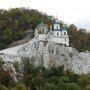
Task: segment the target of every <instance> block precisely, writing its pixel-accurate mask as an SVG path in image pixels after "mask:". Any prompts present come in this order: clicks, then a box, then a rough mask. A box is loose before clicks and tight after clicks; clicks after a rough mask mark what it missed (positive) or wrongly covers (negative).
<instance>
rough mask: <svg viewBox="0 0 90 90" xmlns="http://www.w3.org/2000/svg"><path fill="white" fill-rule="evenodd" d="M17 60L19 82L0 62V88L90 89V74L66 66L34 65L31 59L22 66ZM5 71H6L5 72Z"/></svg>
mask: <svg viewBox="0 0 90 90" xmlns="http://www.w3.org/2000/svg"><path fill="white" fill-rule="evenodd" d="M18 65H19V64H18V63H17V62H15V63H14V66H15V68H16V70H17V69H18V70H19V69H20V70H19V71H17V72H18V75H17V78H18V82H15V81H14V80H13V79H12V78H11V77H10V76H9V74H8V73H7V72H5V71H4V70H3V68H2V62H0V70H1V69H2V71H0V90H90V74H87V75H84V74H82V75H77V74H75V73H74V72H72V71H71V70H64V66H59V67H55V66H53V67H52V68H49V69H47V68H45V67H43V66H38V67H36V66H34V65H33V64H31V63H30V60H28V59H26V60H24V61H23V62H22V68H19V67H18ZM3 71H4V72H3Z"/></svg>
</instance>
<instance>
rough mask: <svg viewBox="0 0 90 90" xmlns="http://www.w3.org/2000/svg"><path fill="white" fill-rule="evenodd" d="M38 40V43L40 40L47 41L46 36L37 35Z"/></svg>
mask: <svg viewBox="0 0 90 90" xmlns="http://www.w3.org/2000/svg"><path fill="white" fill-rule="evenodd" d="M38 38H39V41H40V40H41V41H45V40H46V39H47V36H46V34H39V36H38Z"/></svg>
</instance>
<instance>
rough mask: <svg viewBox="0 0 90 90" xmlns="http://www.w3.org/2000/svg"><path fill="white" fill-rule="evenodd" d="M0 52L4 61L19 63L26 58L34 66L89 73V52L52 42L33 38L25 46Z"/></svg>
mask: <svg viewBox="0 0 90 90" xmlns="http://www.w3.org/2000/svg"><path fill="white" fill-rule="evenodd" d="M11 50H12V51H11ZM0 52H1V55H0V57H2V58H3V60H4V61H7V60H10V61H12V62H13V61H14V60H18V61H21V60H22V59H21V58H22V57H23V58H24V57H28V58H30V60H31V62H32V63H34V64H35V65H36V66H38V65H42V66H45V67H47V68H49V67H51V66H60V65H64V67H65V69H71V70H73V71H74V72H75V73H77V74H81V73H85V74H86V73H90V53H89V52H78V51H77V50H76V49H74V48H72V47H65V46H62V45H58V44H56V43H54V42H52V41H38V40H37V39H36V38H33V39H32V40H31V41H29V42H28V43H26V44H23V45H21V46H16V47H14V48H12V49H11V48H10V49H6V50H2V51H0ZM12 52H13V53H12Z"/></svg>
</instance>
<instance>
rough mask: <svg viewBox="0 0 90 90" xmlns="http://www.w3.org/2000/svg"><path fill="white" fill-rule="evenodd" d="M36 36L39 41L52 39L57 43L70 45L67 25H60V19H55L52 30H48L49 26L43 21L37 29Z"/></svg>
mask: <svg viewBox="0 0 90 90" xmlns="http://www.w3.org/2000/svg"><path fill="white" fill-rule="evenodd" d="M48 33H49V34H48ZM48 35H49V36H48ZM35 37H36V38H37V39H38V40H39V41H49V40H52V41H54V42H55V43H57V44H61V45H65V46H69V36H68V33H67V30H66V26H65V25H63V26H62V27H60V22H59V21H58V20H55V22H54V24H53V26H51V27H50V30H48V28H47V26H46V25H45V24H44V23H43V22H41V23H40V24H39V25H38V26H37V28H36V29H35ZM48 37H49V38H48Z"/></svg>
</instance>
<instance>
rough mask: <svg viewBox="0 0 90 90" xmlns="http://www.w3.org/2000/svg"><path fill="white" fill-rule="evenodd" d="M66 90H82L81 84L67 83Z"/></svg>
mask: <svg viewBox="0 0 90 90" xmlns="http://www.w3.org/2000/svg"><path fill="white" fill-rule="evenodd" d="M66 90H81V88H80V86H79V85H78V84H76V83H67V88H66Z"/></svg>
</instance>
